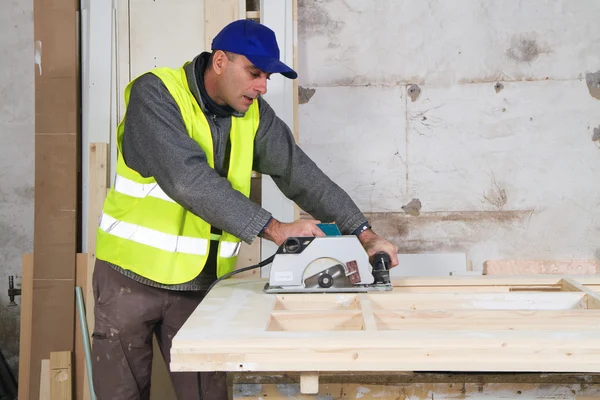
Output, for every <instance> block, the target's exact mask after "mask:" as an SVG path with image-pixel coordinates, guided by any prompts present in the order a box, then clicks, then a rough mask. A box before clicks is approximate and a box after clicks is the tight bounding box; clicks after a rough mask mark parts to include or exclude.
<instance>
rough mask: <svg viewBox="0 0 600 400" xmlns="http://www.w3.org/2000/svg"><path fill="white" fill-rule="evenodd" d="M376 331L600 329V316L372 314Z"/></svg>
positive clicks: (544, 312) (485, 312)
mask: <svg viewBox="0 0 600 400" xmlns="http://www.w3.org/2000/svg"><path fill="white" fill-rule="evenodd" d="M375 319H376V325H377V329H379V330H407V329H413V330H419V329H422V330H427V329H441V330H482V329H485V330H550V331H551V330H574V331H582V330H588V329H599V328H600V312H599V311H591V310H586V309H579V310H566V311H565V310H562V311H554V310H493V311H490V310H483V311H482V310H426V311H421V310H419V311H413V310H400V311H389V310H386V311H379V312H377V313H375Z"/></svg>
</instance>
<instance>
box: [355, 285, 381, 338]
mask: <svg viewBox="0 0 600 400" xmlns="http://www.w3.org/2000/svg"><path fill="white" fill-rule="evenodd" d="M358 297H359V301H360V311H361V314H362V320H363V321H362V322H363V329H364V330H366V331H376V330H377V322H376V320H375V314H374V313H373V305H372V304H371V299H370V298H369V297H368V296H367V295H365V294H361V295H359V296H358Z"/></svg>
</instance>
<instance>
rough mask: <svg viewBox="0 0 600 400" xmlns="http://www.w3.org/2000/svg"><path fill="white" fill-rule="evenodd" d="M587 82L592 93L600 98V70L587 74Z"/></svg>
mask: <svg viewBox="0 0 600 400" xmlns="http://www.w3.org/2000/svg"><path fill="white" fill-rule="evenodd" d="M585 83H586V84H587V87H588V90H589V92H590V95H591V96H592V97H594V98H596V99H598V100H600V71H597V72H594V73H589V74H585Z"/></svg>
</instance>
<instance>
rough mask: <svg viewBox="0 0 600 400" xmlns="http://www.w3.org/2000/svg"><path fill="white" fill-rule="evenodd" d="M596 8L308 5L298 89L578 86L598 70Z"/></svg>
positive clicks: (405, 0)
mask: <svg viewBox="0 0 600 400" xmlns="http://www.w3.org/2000/svg"><path fill="white" fill-rule="evenodd" d="M598 15H600V2H599V1H597V0H580V1H570V0H557V1H552V2H548V1H545V0H530V1H520V0H503V1H498V0H453V1H412V0H378V1H364V0H330V1H319V0H305V1H303V2H301V7H300V8H299V21H300V22H299V35H300V41H301V46H300V47H299V51H300V62H301V64H300V65H301V69H302V71H303V74H302V76H301V78H300V84H302V85H306V86H312V87H314V86H323V85H365V84H397V83H403V82H411V83H412V82H413V81H417V82H425V83H429V84H431V83H453V82H461V81H481V80H486V81H493V80H499V79H506V80H521V79H530V78H534V79H545V78H546V77H551V78H560V79H565V78H576V77H579V76H580V75H581V74H585V72H586V71H587V72H593V71H596V70H597V69H598V65H600V41H599V40H596V39H597V38H598V37H600V24H598V23H597V18H598Z"/></svg>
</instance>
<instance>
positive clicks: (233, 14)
mask: <svg viewBox="0 0 600 400" xmlns="http://www.w3.org/2000/svg"><path fill="white" fill-rule="evenodd" d="M243 14H245V10H243V12H242V13H240V3H239V1H238V0H204V40H205V42H204V48H205V49H206V50H207V51H210V48H211V43H212V40H213V39H214V37H215V36H216V35H217V33H219V31H220V30H221V29H223V28H224V27H225V25H227V24H228V23H230V22H232V21H235V20H237V19H239V18H240V15H243Z"/></svg>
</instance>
